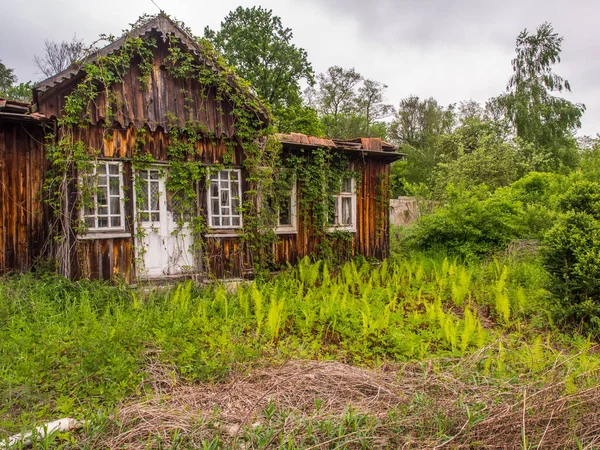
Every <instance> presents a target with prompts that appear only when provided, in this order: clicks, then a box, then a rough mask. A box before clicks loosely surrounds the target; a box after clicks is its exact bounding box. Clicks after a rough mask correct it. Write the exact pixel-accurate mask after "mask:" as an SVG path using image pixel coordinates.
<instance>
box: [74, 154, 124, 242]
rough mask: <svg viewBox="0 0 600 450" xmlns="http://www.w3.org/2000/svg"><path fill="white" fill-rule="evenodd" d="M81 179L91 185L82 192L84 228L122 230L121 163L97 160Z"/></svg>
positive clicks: (90, 229)
mask: <svg viewBox="0 0 600 450" xmlns="http://www.w3.org/2000/svg"><path fill="white" fill-rule="evenodd" d="M82 181H83V182H84V183H85V184H86V186H88V187H90V188H91V189H90V192H89V193H86V195H85V198H84V207H83V220H84V223H85V225H86V226H87V228H88V231H114V230H120V231H124V230H125V214H124V209H123V197H124V196H123V166H122V164H121V163H120V162H110V161H99V162H98V163H96V164H95V165H94V167H93V169H92V171H91V172H90V173H88V174H86V175H84V177H83V180H82Z"/></svg>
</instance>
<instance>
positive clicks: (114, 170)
mask: <svg viewBox="0 0 600 450" xmlns="http://www.w3.org/2000/svg"><path fill="white" fill-rule="evenodd" d="M108 173H110V174H111V175H118V174H119V165H118V164H109V166H108Z"/></svg>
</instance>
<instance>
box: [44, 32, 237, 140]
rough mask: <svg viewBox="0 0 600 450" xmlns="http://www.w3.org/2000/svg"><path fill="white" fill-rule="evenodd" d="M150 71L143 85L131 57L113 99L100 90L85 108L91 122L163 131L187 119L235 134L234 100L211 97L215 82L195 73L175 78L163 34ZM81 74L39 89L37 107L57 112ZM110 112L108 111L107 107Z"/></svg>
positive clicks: (218, 132) (48, 112)
mask: <svg viewBox="0 0 600 450" xmlns="http://www.w3.org/2000/svg"><path fill="white" fill-rule="evenodd" d="M153 52H154V59H153V63H152V71H151V73H150V78H149V81H148V84H147V85H142V81H141V80H140V76H141V72H140V69H139V67H138V64H139V61H136V60H134V61H132V64H131V65H130V67H129V69H128V71H127V72H126V73H125V75H124V77H123V82H122V83H118V84H115V85H113V86H112V88H111V93H112V95H114V97H115V98H114V100H113V102H112V104H110V105H109V103H108V102H109V100H108V99H107V96H106V94H105V93H104V92H102V93H100V95H99V96H98V97H97V98H96V99H95V100H94V105H93V106H92V107H91V108H90V109H89V111H88V113H89V119H90V122H91V124H92V125H97V124H99V123H103V122H105V121H108V120H110V121H111V122H116V123H119V124H120V125H121V126H122V127H123V128H127V127H128V126H129V125H130V124H133V125H134V126H135V127H136V128H143V127H148V128H149V129H150V130H152V131H154V130H156V128H158V127H161V128H162V129H163V130H166V131H167V132H168V131H169V130H170V128H171V126H172V125H176V126H179V127H184V126H185V125H186V124H187V123H200V124H202V125H203V126H205V127H206V130H207V131H210V132H212V133H214V134H215V135H216V136H222V135H224V136H227V137H232V136H233V135H234V127H233V116H232V114H231V111H232V110H233V107H232V105H231V104H230V102H228V101H227V100H226V99H223V100H216V99H215V88H214V87H210V86H203V85H201V84H200V83H199V82H198V81H196V80H194V79H191V78H190V79H185V80H182V79H175V78H173V77H172V76H171V75H169V72H168V71H167V70H166V68H165V64H168V63H167V62H166V61H165V58H166V56H167V55H168V45H167V44H166V43H164V42H162V41H161V40H159V44H158V46H157V48H156V49H154V51H153ZM78 81H80V77H74V79H73V80H72V81H71V82H70V83H67V84H66V85H65V86H61V87H57V88H54V89H50V90H47V91H44V92H40V93H39V94H38V103H37V105H38V111H39V112H40V113H42V114H44V115H45V116H46V117H60V116H61V111H62V110H63V108H64V106H65V103H66V96H67V95H68V94H69V93H70V92H71V91H72V89H73V87H74V85H75V84H76V83H77V82H78ZM109 106H110V111H111V116H110V117H108V115H109V114H108V112H109V108H108V107H109Z"/></svg>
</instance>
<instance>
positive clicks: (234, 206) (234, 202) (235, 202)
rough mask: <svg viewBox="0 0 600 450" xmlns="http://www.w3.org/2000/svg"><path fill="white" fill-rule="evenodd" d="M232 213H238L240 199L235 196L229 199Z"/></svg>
mask: <svg viewBox="0 0 600 450" xmlns="http://www.w3.org/2000/svg"><path fill="white" fill-rule="evenodd" d="M231 205H232V214H235V215H237V214H239V213H240V212H239V207H240V201H239V200H238V199H237V198H234V199H232V200H231Z"/></svg>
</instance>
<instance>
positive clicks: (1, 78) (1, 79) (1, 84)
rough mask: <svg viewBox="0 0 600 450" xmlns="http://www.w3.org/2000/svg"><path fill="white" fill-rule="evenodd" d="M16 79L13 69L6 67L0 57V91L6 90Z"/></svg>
mask: <svg viewBox="0 0 600 450" xmlns="http://www.w3.org/2000/svg"><path fill="white" fill-rule="evenodd" d="M16 81H17V76H16V75H15V71H14V70H13V69H9V68H8V67H6V66H5V65H4V64H3V63H2V60H1V59H0V92H4V91H6V90H7V89H8V88H10V87H11V86H12V85H13V84H14V83H16Z"/></svg>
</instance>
